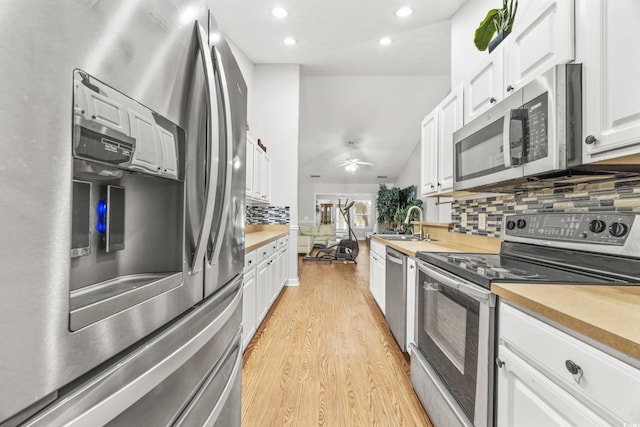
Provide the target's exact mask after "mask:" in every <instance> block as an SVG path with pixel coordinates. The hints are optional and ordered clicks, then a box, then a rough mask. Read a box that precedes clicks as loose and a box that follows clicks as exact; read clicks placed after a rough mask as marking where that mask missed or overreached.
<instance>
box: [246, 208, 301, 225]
mask: <svg viewBox="0 0 640 427" xmlns="http://www.w3.org/2000/svg"><path fill="white" fill-rule="evenodd" d="M245 212H246V217H247V224H248V225H250V224H289V222H290V215H289V206H252V205H247V206H246V207H245Z"/></svg>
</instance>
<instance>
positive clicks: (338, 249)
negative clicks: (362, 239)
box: [302, 199, 360, 264]
mask: <svg viewBox="0 0 640 427" xmlns="http://www.w3.org/2000/svg"><path fill="white" fill-rule="evenodd" d="M353 204H354V201H353V200H352V201H351V202H349V199H347V200H346V201H345V207H344V209H343V208H341V207H340V206H341V203H340V200H338V209H340V213H341V214H342V217H343V218H344V220H345V222H346V223H347V228H348V230H349V232H348V234H347V238H346V239H342V240H340V241H339V242H338V243H337V244H336V245H333V246H329V247H327V248H322V249H320V250H319V251H318V253H317V254H316V255H315V256H310V255H309V256H306V257H304V258H302V260H303V261H328V262H329V263H331V262H333V261H345V262H346V261H353V263H354V264H357V263H358V262H357V261H356V258H357V257H358V253H359V252H360V247H359V246H358V238H357V237H356V233H354V232H353V230H352V229H351V213H350V210H351V208H352V207H353Z"/></svg>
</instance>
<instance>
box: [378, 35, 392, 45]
mask: <svg viewBox="0 0 640 427" xmlns="http://www.w3.org/2000/svg"><path fill="white" fill-rule="evenodd" d="M378 43H380V44H381V45H382V46H387V45H390V44H391V39H390V38H389V37H383V38H381V39H380V40H379V41H378Z"/></svg>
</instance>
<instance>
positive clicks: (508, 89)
mask: <svg viewBox="0 0 640 427" xmlns="http://www.w3.org/2000/svg"><path fill="white" fill-rule="evenodd" d="M513 89H515V88H514V87H513V86H511V85H509V86H507V92H511V91H512V90H513Z"/></svg>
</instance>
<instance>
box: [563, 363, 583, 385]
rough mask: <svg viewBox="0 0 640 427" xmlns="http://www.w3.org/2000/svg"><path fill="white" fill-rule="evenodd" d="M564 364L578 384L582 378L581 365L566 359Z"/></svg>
mask: <svg viewBox="0 0 640 427" xmlns="http://www.w3.org/2000/svg"><path fill="white" fill-rule="evenodd" d="M564 366H565V367H566V368H567V371H569V373H570V374H571V375H572V376H573V380H574V381H575V382H576V384H580V380H581V379H582V376H583V372H582V368H581V367H580V365H577V364H576V363H575V362H574V361H573V360H566V361H565V362H564Z"/></svg>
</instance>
